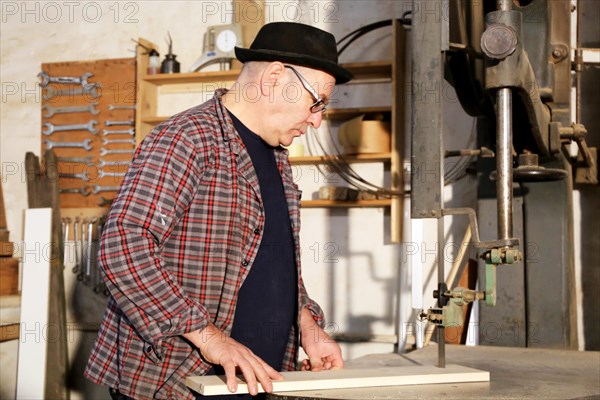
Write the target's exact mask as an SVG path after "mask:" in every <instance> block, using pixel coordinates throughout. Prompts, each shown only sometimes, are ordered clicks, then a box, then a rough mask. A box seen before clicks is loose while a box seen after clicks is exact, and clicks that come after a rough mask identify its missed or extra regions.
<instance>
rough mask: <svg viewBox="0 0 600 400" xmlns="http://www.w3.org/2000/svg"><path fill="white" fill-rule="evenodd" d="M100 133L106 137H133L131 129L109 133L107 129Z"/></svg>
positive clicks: (133, 132)
mask: <svg viewBox="0 0 600 400" xmlns="http://www.w3.org/2000/svg"><path fill="white" fill-rule="evenodd" d="M102 133H103V134H104V136H106V135H120V134H127V135H131V136H133V135H134V134H135V130H134V129H133V128H130V129H124V130H120V131H109V130H108V129H104V130H102Z"/></svg>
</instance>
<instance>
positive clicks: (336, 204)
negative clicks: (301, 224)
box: [300, 199, 392, 208]
mask: <svg viewBox="0 0 600 400" xmlns="http://www.w3.org/2000/svg"><path fill="white" fill-rule="evenodd" d="M300 205H301V207H302V208H379V207H389V206H391V205H392V201H391V200H390V199H377V200H356V201H336V200H303V201H301V202H300Z"/></svg>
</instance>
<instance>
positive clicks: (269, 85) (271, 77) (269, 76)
mask: <svg viewBox="0 0 600 400" xmlns="http://www.w3.org/2000/svg"><path fill="white" fill-rule="evenodd" d="M284 73H285V66H284V65H283V63H280V62H279V61H275V62H272V63H270V64H269V65H267V67H266V68H265V69H264V70H263V72H262V75H261V76H260V90H261V93H262V95H263V96H266V97H269V98H270V99H272V98H273V95H274V89H275V86H277V85H279V83H280V81H281V78H282V77H283V74H284Z"/></svg>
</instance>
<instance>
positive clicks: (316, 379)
mask: <svg viewBox="0 0 600 400" xmlns="http://www.w3.org/2000/svg"><path fill="white" fill-rule="evenodd" d="M281 374H282V375H283V377H284V378H285V379H284V380H283V381H273V392H277V393H279V392H291V391H300V390H323V389H347V388H358V387H374V386H377V387H381V386H401V385H423V384H434V383H461V382H489V380H490V373H489V372H487V371H481V370H478V369H473V368H468V367H462V366H459V365H447V366H446V368H437V367H435V366H427V365H411V366H405V367H379V368H361V369H342V370H335V371H321V372H305V371H290V372H282V373H281ZM185 384H186V385H187V386H188V387H189V388H190V389H192V390H195V391H196V392H198V393H201V394H203V395H205V396H214V395H222V394H230V392H229V390H227V385H226V383H225V376H215V375H211V376H189V377H188V378H187V379H186V381H185ZM258 389H259V392H262V388H261V386H260V385H258ZM236 393H237V394H243V393H248V386H247V385H246V383H245V382H244V381H243V380H242V379H241V378H240V377H239V376H238V390H237V392H236Z"/></svg>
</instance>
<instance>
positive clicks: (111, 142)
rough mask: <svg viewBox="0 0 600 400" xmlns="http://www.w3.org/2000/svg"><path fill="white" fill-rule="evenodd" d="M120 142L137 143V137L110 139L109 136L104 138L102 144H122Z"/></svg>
mask: <svg viewBox="0 0 600 400" xmlns="http://www.w3.org/2000/svg"><path fill="white" fill-rule="evenodd" d="M120 143H124V144H132V145H133V144H135V139H114V140H108V139H107V138H102V144H103V145H105V146H106V145H108V144H120Z"/></svg>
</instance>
